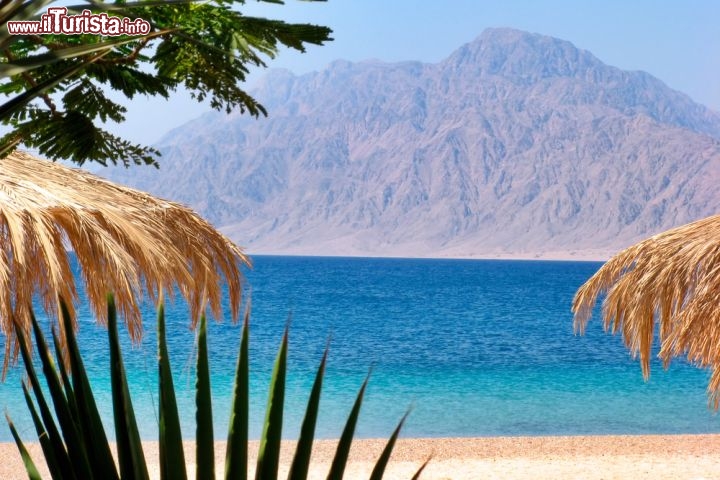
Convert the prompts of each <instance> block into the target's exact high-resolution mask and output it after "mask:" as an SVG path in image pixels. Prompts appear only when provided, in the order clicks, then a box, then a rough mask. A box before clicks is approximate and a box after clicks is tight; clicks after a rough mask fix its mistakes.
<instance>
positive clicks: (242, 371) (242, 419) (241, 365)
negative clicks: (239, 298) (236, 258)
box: [225, 307, 250, 480]
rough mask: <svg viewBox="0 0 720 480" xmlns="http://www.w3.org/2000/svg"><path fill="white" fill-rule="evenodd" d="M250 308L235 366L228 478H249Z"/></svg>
mask: <svg viewBox="0 0 720 480" xmlns="http://www.w3.org/2000/svg"><path fill="white" fill-rule="evenodd" d="M249 328H250V308H249V307H248V308H247V309H246V310H245V318H244V320H243V328H242V337H241V340H240V355H239V356H238V360H237V366H236V368H235V385H234V388H233V397H232V407H231V410H230V422H229V427H228V438H227V447H226V448H227V450H226V452H225V480H246V479H247V469H248V424H249V422H248V421H249V410H250V386H249V376H250V361H249V349H248V344H249V338H250V330H249Z"/></svg>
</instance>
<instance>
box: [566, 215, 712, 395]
mask: <svg viewBox="0 0 720 480" xmlns="http://www.w3.org/2000/svg"><path fill="white" fill-rule="evenodd" d="M603 293H607V295H606V297H605V300H604V302H603V307H602V312H603V313H602V315H603V320H604V324H605V328H606V330H611V331H612V332H613V333H615V332H618V331H620V332H622V335H623V338H624V340H625V344H626V345H627V347H628V348H629V349H630V351H631V352H632V353H633V355H637V354H638V353H639V355H640V361H641V363H642V369H643V374H644V375H645V377H646V378H647V377H648V375H649V374H650V355H651V347H652V344H653V340H654V338H655V324H656V323H657V324H658V325H659V332H658V339H659V342H660V353H659V356H660V358H661V359H662V361H663V364H664V365H665V366H666V367H667V365H668V364H669V362H670V360H671V359H672V357H675V356H681V355H686V356H687V358H688V360H689V361H690V362H692V363H694V364H696V365H697V366H699V367H710V368H711V369H712V375H711V377H710V382H709V385H708V394H709V395H710V398H711V401H712V402H713V404H714V406H715V408H716V409H717V408H718V405H720V215H714V216H712V217H708V218H705V219H703V220H699V221H697V222H693V223H690V224H687V225H684V226H682V227H678V228H675V229H672V230H668V231H667V232H664V233H660V234H658V235H655V236H654V237H651V238H649V239H647V240H644V241H642V242H640V243H638V244H636V245H634V246H632V247H630V248H628V249H626V250H624V251H622V252H620V253H619V254H617V255H616V256H615V257H613V258H612V259H610V260H609V261H608V262H607V263H605V265H603V267H602V268H600V270H599V271H598V272H597V273H596V274H595V275H593V276H592V277H591V278H590V280H588V281H587V282H586V283H585V284H584V285H583V286H582V287H580V289H579V290H578V291H577V293H576V294H575V299H574V301H573V307H572V310H573V312H574V313H575V327H576V329H578V330H580V331H581V332H582V331H584V329H585V326H586V324H587V322H588V320H589V319H590V315H591V313H592V310H593V306H594V305H595V302H596V300H597V298H598V296H599V295H601V294H603Z"/></svg>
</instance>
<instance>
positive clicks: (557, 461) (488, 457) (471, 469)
mask: <svg viewBox="0 0 720 480" xmlns="http://www.w3.org/2000/svg"><path fill="white" fill-rule="evenodd" d="M385 442H386V440H384V439H377V440H375V439H365V440H355V441H354V442H353V448H352V451H351V454H350V464H349V465H348V468H347V469H346V475H345V478H348V479H354V478H368V477H369V476H370V473H371V472H372V469H373V467H374V463H375V461H376V460H377V458H378V457H379V455H380V452H381V451H382V449H383V448H384V446H385ZM336 443H337V441H336V440H319V441H316V443H315V446H314V449H313V457H312V462H311V471H310V478H312V479H324V478H325V477H326V475H327V472H328V470H329V468H330V463H331V462H332V457H333V454H334V448H335V445H336ZM144 447H145V456H146V458H147V459H148V464H149V467H150V475H151V478H153V479H159V471H158V448H157V447H158V446H157V442H144ZM294 447H295V442H293V441H286V442H284V443H283V447H282V455H281V464H282V465H281V469H280V478H286V476H287V471H288V468H289V465H290V462H291V461H292V454H293V452H294V451H295V449H294ZM257 448H258V442H251V449H250V450H251V452H250V453H251V455H250V456H251V461H253V462H254V459H255V458H256V455H257ZM28 450H29V451H30V453H31V455H32V457H33V459H34V460H35V462H36V463H37V464H38V467H40V468H41V473H42V475H43V478H49V475H48V473H47V468H46V467H45V465H44V462H43V460H42V454H41V450H40V446H39V445H38V444H37V443H34V444H30V445H28ZM185 454H186V456H187V458H188V475H189V476H190V477H192V478H194V476H195V465H194V463H193V461H192V460H191V459H193V458H194V446H193V443H192V442H186V445H185ZM224 457H225V443H224V442H216V448H215V458H216V462H217V465H218V468H217V474H218V475H217V478H221V475H222V473H223V468H222V465H223V461H224ZM429 457H432V459H431V461H430V463H429V464H428V466H427V468H426V469H425V471H424V472H423V474H422V476H421V478H422V479H425V480H441V479H453V480H471V479H472V480H475V479H477V478H484V479H527V480H530V479H533V480H534V479H558V478H583V479H587V480H593V479H598V480H599V479H604V480H607V479H630V478H632V479H648V480H650V479H652V480H658V479H660V480H663V479H667V480H670V479H673V480H675V479H695V480H700V479H711V478H717V475H718V472H720V434H713V435H629V436H616V435H612V436H573V437H488V438H421V439H400V440H398V443H397V445H396V447H395V450H394V451H393V455H392V457H391V459H390V464H389V466H388V469H387V470H386V476H385V478H386V479H409V478H411V477H412V475H413V474H414V473H415V472H416V471H417V469H418V468H419V467H420V466H421V465H422V463H423V462H424V461H425V460H427V459H428V458H429ZM0 458H2V459H3V461H2V462H0V478H3V479H15V478H17V479H22V478H27V475H26V473H25V470H24V468H23V465H22V461H21V459H20V455H19V453H18V452H17V449H16V447H15V444H13V443H0ZM251 470H252V468H251ZM251 475H254V472H252V471H251Z"/></svg>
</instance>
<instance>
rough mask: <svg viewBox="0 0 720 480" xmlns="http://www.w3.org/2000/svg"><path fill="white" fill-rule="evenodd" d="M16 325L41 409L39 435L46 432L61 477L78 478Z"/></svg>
mask: <svg viewBox="0 0 720 480" xmlns="http://www.w3.org/2000/svg"><path fill="white" fill-rule="evenodd" d="M15 327H16V328H15V334H16V335H17V339H18V341H17V344H18V345H19V346H20V354H21V355H22V359H23V364H24V365H25V373H27V376H28V380H30V385H31V386H32V389H33V392H34V394H35V400H36V401H37V405H38V409H39V410H40V412H39V413H40V415H39V416H37V415H36V417H37V421H34V423H35V429H36V430H37V432H38V436H40V434H41V432H42V433H43V434H46V436H47V439H48V443H47V445H48V448H49V449H51V450H52V454H51V458H54V459H55V463H56V464H57V471H58V472H59V478H68V479H70V478H76V477H75V474H74V473H73V468H72V464H71V462H70V458H69V457H68V453H67V451H66V450H65V443H64V442H63V439H62V436H61V435H60V431H59V430H58V427H57V425H56V424H55V419H54V418H53V415H52V412H51V411H50V407H49V406H48V403H47V401H46V400H45V396H44V395H43V393H42V389H41V388H40V381H39V380H38V377H37V373H36V372H35V367H34V366H33V363H32V356H31V355H30V351H29V348H28V344H27V341H26V339H25V334H24V333H23V329H22V327H21V326H20V325H17V324H16V325H15ZM23 389H25V391H26V393H27V389H26V387H25V384H23ZM26 401H27V403H28V407H29V408H31V407H32V405H33V403H32V400H31V399H30V395H29V393H27V395H26ZM32 410H33V408H31V411H32ZM46 458H47V452H46Z"/></svg>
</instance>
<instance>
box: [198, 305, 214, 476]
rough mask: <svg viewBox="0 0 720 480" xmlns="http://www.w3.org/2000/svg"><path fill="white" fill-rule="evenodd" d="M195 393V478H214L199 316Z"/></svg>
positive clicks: (204, 323)
mask: <svg viewBox="0 0 720 480" xmlns="http://www.w3.org/2000/svg"><path fill="white" fill-rule="evenodd" d="M195 395H196V397H195V398H196V407H197V413H196V417H195V418H196V421H197V433H196V435H195V447H196V463H197V479H198V480H202V479H204V478H215V450H214V444H215V437H214V435H213V418H212V392H211V389H210V366H209V364H208V351H207V319H206V318H205V315H204V314H203V315H201V316H200V326H199V328H198V358H197V381H196V384H195Z"/></svg>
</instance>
